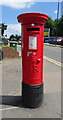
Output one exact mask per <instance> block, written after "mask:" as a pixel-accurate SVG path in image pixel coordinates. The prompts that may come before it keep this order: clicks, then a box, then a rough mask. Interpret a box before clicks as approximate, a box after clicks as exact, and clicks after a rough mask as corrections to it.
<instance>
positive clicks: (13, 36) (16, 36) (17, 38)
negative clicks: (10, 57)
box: [9, 34, 21, 41]
mask: <svg viewBox="0 0 63 120" xmlns="http://www.w3.org/2000/svg"><path fill="white" fill-rule="evenodd" d="M12 38H15V39H16V41H18V40H19V38H21V36H20V35H17V34H16V35H13V34H12V35H11V36H10V38H9V40H11V39H12Z"/></svg>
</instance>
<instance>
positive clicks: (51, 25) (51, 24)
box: [45, 17, 54, 36]
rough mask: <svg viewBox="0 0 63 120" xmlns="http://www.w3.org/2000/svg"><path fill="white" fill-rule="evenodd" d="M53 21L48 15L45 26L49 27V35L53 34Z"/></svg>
mask: <svg viewBox="0 0 63 120" xmlns="http://www.w3.org/2000/svg"><path fill="white" fill-rule="evenodd" d="M53 27H54V21H53V20H52V18H51V17H49V19H48V21H47V22H46V23H45V28H50V36H52V35H53V34H54V32H53Z"/></svg>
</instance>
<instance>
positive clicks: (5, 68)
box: [0, 58, 62, 118]
mask: <svg viewBox="0 0 63 120" xmlns="http://www.w3.org/2000/svg"><path fill="white" fill-rule="evenodd" d="M1 69H2V71H1ZM0 72H1V73H0V74H2V76H1V77H2V79H1V78H0V83H1V80H2V83H1V84H0V86H1V85H2V92H1V89H0V106H1V103H2V108H1V107H0V112H1V111H2V118H61V117H62V115H61V67H60V66H58V65H56V64H53V63H51V62H49V61H47V60H44V97H43V102H42V105H41V106H40V107H39V108H37V109H28V108H24V107H23V106H22V102H21V95H22V94H21V93H22V85H21V82H22V60H21V58H18V59H4V60H3V61H2V62H1V63H0ZM1 95H2V100H1Z"/></svg>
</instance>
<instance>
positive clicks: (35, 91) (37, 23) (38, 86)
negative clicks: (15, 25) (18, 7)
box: [17, 13, 48, 108]
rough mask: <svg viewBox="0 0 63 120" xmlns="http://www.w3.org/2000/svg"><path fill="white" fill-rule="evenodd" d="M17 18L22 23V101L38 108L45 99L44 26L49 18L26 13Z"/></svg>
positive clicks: (38, 14)
mask: <svg viewBox="0 0 63 120" xmlns="http://www.w3.org/2000/svg"><path fill="white" fill-rule="evenodd" d="M17 18H18V21H19V22H21V23H22V75H23V76H22V78H23V80H22V101H23V103H24V105H25V106H27V107H33V108H36V107H39V106H40V105H41V102H42V98H43V84H44V80H43V50H44V48H43V42H44V24H45V22H46V21H47V19H48V16H47V15H45V14H42V13H25V14H21V15H19V16H18V17H17Z"/></svg>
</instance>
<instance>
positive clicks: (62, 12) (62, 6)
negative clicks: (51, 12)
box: [61, 1, 63, 16]
mask: <svg viewBox="0 0 63 120" xmlns="http://www.w3.org/2000/svg"><path fill="white" fill-rule="evenodd" d="M62 15H63V1H62V2H61V16H62Z"/></svg>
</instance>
